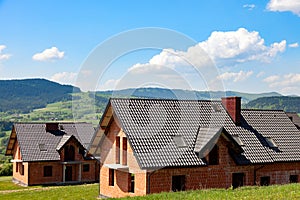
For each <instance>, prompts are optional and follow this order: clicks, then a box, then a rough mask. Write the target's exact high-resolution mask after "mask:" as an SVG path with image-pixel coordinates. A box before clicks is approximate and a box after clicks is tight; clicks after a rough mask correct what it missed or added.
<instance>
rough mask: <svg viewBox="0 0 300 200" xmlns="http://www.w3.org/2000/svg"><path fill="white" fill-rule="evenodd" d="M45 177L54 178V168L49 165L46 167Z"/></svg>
mask: <svg viewBox="0 0 300 200" xmlns="http://www.w3.org/2000/svg"><path fill="white" fill-rule="evenodd" d="M43 175H44V177H52V176H53V166H51V165H47V166H44V174H43Z"/></svg>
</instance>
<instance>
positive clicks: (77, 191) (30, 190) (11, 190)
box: [0, 177, 99, 200]
mask: <svg viewBox="0 0 300 200" xmlns="http://www.w3.org/2000/svg"><path fill="white" fill-rule="evenodd" d="M98 188H99V184H85V185H73V186H49V187H42V186H32V187H22V186H18V185H16V184H14V183H12V182H11V177H0V199H1V200H4V199H5V200H6V199H14V200H26V199H30V200H35V199H36V200H38V199H49V200H55V199H62V200H69V199H70V200H73V199H86V200H88V199H97V197H98V193H99V191H98Z"/></svg>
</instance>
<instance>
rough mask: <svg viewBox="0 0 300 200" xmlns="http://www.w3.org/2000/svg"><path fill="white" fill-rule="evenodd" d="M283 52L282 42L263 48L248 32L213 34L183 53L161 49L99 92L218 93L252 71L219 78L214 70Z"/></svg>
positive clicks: (105, 84)
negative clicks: (155, 88)
mask: <svg viewBox="0 0 300 200" xmlns="http://www.w3.org/2000/svg"><path fill="white" fill-rule="evenodd" d="M285 48H286V41H285V40H283V41H281V42H275V43H272V44H270V45H268V46H267V45H266V44H265V43H264V39H263V38H261V37H260V35H259V33H258V32H256V31H252V32H249V31H248V30H247V29H245V28H240V29H238V30H236V31H228V32H220V31H219V32H217V31H216V32H212V34H211V35H210V37H209V38H208V39H207V40H206V41H203V42H200V43H198V44H196V45H194V46H191V47H189V48H188V49H187V50H186V51H178V50H174V49H163V50H162V51H161V52H160V53H159V54H157V55H155V56H153V57H152V58H151V59H149V60H148V62H145V63H136V64H134V65H132V66H131V67H129V68H128V70H127V73H126V74H124V75H123V77H122V78H120V79H117V80H116V79H111V80H109V81H106V82H104V83H101V84H103V85H102V86H100V88H101V89H116V88H118V89H120V88H128V87H138V86H145V84H146V85H147V84H148V85H149V84H150V85H156V84H158V85H160V86H166V87H167V88H184V89H198V90H199V89H200V90H204V89H208V90H212V89H214V90H222V89H224V87H223V85H222V84H223V82H222V80H232V81H233V82H239V81H243V80H245V79H247V78H249V77H250V76H251V75H253V71H242V70H241V71H240V72H226V73H224V74H221V75H220V74H219V72H218V70H219V69H218V68H223V67H226V66H231V67H232V66H234V65H236V64H239V63H242V62H249V61H253V60H256V61H260V62H267V61H271V59H272V58H274V57H275V56H276V55H277V54H278V53H279V52H283V51H284V50H285ZM215 63H216V65H217V66H218V67H216V66H215ZM262 75H263V74H261V75H260V76H262Z"/></svg>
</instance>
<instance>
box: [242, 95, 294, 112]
mask: <svg viewBox="0 0 300 200" xmlns="http://www.w3.org/2000/svg"><path fill="white" fill-rule="evenodd" d="M245 107H246V108H255V109H271V110H284V111H286V112H297V113H300V97H289V96H281V97H262V98H258V99H255V100H253V101H250V102H249V103H247V104H246V105H245Z"/></svg>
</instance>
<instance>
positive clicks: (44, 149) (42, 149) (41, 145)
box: [39, 144, 47, 151]
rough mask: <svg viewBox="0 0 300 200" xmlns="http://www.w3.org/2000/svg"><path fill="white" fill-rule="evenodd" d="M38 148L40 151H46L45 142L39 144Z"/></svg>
mask: <svg viewBox="0 0 300 200" xmlns="http://www.w3.org/2000/svg"><path fill="white" fill-rule="evenodd" d="M39 149H40V151H47V148H46V145H45V144H39Z"/></svg>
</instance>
